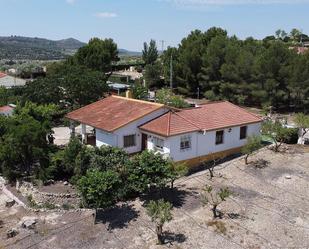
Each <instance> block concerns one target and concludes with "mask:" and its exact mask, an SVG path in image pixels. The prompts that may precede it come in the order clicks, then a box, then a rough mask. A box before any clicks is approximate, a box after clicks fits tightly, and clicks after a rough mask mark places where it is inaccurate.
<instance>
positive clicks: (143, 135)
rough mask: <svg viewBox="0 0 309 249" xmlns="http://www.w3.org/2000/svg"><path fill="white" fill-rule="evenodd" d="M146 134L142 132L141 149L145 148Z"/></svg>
mask: <svg viewBox="0 0 309 249" xmlns="http://www.w3.org/2000/svg"><path fill="white" fill-rule="evenodd" d="M147 138H148V136H147V134H144V133H142V151H144V150H146V149H147Z"/></svg>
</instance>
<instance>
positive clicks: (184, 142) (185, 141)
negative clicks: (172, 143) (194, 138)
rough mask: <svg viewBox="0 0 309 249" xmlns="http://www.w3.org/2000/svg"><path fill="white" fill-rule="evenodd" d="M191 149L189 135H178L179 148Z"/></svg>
mask: <svg viewBox="0 0 309 249" xmlns="http://www.w3.org/2000/svg"><path fill="white" fill-rule="evenodd" d="M187 149H191V136H190V135H186V136H181V137H180V150H187Z"/></svg>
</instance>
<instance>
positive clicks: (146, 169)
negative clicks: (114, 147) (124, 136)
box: [127, 151, 170, 193]
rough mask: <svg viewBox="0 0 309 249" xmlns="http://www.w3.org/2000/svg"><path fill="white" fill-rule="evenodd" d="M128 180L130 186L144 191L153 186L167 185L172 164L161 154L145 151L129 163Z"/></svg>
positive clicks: (135, 189) (136, 190)
mask: <svg viewBox="0 0 309 249" xmlns="http://www.w3.org/2000/svg"><path fill="white" fill-rule="evenodd" d="M127 174H128V181H129V184H130V188H131V189H132V190H133V191H135V192H138V193H143V192H145V191H147V190H149V189H150V188H151V187H156V188H161V187H165V186H166V184H167V183H168V182H169V180H170V164H169V162H168V161H167V160H165V159H163V158H162V156H161V155H160V154H154V153H153V152H151V151H143V152H142V153H141V154H138V155H136V156H135V157H134V158H133V159H132V160H131V161H130V162H129V164H128V168H127Z"/></svg>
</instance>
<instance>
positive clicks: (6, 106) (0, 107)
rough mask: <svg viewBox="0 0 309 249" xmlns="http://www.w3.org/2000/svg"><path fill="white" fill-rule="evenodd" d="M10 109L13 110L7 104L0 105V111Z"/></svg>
mask: <svg viewBox="0 0 309 249" xmlns="http://www.w3.org/2000/svg"><path fill="white" fill-rule="evenodd" d="M12 110H14V108H13V107H11V106H9V105H5V106H0V112H9V111H12Z"/></svg>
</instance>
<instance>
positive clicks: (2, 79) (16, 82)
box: [0, 72, 26, 88]
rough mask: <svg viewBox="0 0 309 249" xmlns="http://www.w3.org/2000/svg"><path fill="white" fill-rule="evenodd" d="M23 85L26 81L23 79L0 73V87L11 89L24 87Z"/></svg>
mask: <svg viewBox="0 0 309 249" xmlns="http://www.w3.org/2000/svg"><path fill="white" fill-rule="evenodd" d="M25 84H26V80H24V79H20V78H16V77H13V76H10V75H7V74H5V73H2V72H0V86H3V87H5V88H12V87H14V86H24V85H25Z"/></svg>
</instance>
